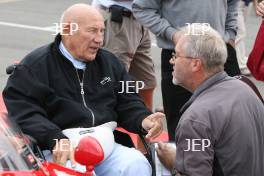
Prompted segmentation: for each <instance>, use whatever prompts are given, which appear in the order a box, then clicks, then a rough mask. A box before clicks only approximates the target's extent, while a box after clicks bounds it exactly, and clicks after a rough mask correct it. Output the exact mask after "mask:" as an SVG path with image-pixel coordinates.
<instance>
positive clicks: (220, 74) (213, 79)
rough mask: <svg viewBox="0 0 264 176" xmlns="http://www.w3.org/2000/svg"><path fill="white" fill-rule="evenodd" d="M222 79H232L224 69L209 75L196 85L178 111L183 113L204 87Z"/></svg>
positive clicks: (206, 87)
mask: <svg viewBox="0 0 264 176" xmlns="http://www.w3.org/2000/svg"><path fill="white" fill-rule="evenodd" d="M224 79H226V80H227V79H234V78H231V77H229V76H228V75H227V74H226V72H225V71H221V72H218V73H216V74H215V75H213V76H211V77H210V78H208V79H207V80H205V81H204V82H203V83H202V84H201V85H199V86H198V87H197V89H196V90H195V91H194V92H193V95H192V96H191V98H190V99H189V100H188V101H187V102H186V103H185V104H184V105H183V106H182V108H181V110H180V113H181V114H183V113H184V111H185V110H186V109H187V108H188V107H189V106H190V105H191V104H192V103H193V102H194V100H195V99H196V98H197V97H198V96H199V95H200V94H201V93H202V92H204V91H205V90H206V89H208V88H209V87H211V86H213V85H215V84H217V83H218V82H221V81H223V80H224Z"/></svg>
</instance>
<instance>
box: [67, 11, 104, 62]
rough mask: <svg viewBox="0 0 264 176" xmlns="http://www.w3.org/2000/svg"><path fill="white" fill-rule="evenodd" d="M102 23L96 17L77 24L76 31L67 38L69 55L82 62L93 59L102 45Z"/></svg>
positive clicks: (100, 19) (101, 20) (99, 18)
mask: <svg viewBox="0 0 264 176" xmlns="http://www.w3.org/2000/svg"><path fill="white" fill-rule="evenodd" d="M104 29H105V26H104V21H103V18H101V17H98V16H93V17H91V16H90V17H87V18H85V19H83V20H82V21H80V22H79V23H78V30H77V31H76V32H74V33H73V35H71V36H69V40H68V41H69V47H70V52H71V54H72V55H73V56H74V57H75V58H77V59H80V60H83V61H92V60H94V59H95V57H96V54H97V51H98V49H99V48H100V46H101V45H102V43H103V37H104Z"/></svg>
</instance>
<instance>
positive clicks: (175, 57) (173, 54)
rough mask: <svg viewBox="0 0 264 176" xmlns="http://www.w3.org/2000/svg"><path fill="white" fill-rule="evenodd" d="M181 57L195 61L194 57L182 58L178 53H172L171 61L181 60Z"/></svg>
mask: <svg viewBox="0 0 264 176" xmlns="http://www.w3.org/2000/svg"><path fill="white" fill-rule="evenodd" d="M180 57H183V58H188V59H195V58H194V57H189V56H180V55H177V54H176V53H174V52H173V53H172V54H171V59H172V61H175V59H177V58H180Z"/></svg>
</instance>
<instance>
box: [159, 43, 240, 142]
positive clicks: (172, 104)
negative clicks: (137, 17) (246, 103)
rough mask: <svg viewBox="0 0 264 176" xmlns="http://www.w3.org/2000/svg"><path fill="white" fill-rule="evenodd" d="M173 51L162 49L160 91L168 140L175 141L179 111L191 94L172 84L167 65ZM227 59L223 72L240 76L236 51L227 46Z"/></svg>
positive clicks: (170, 69)
mask: <svg viewBox="0 0 264 176" xmlns="http://www.w3.org/2000/svg"><path fill="white" fill-rule="evenodd" d="M172 52H174V50H166V49H162V52H161V60H162V61H161V78H162V79H161V91H162V98H163V107H164V113H165V115H166V120H167V128H168V133H169V140H170V141H174V140H175V129H176V126H177V125H178V122H179V120H180V113H179V111H180V109H181V107H182V106H183V105H184V104H185V103H186V102H187V101H188V100H189V98H190V97H191V95H192V94H191V92H189V91H188V90H186V89H184V88H182V87H181V86H176V85H174V84H173V83H172V71H173V68H172V65H171V64H170V63H169V60H170V58H171V55H172ZM227 52H228V58H227V61H226V63H225V71H226V72H227V74H228V75H229V76H235V75H239V74H240V70H239V66H238V62H237V57H236V50H235V49H234V48H233V47H232V46H231V45H229V44H227Z"/></svg>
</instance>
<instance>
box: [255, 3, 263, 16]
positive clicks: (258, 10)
mask: <svg viewBox="0 0 264 176" xmlns="http://www.w3.org/2000/svg"><path fill="white" fill-rule="evenodd" d="M256 14H257V15H259V16H262V17H264V1H261V2H260V3H258V4H257V5H256Z"/></svg>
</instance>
